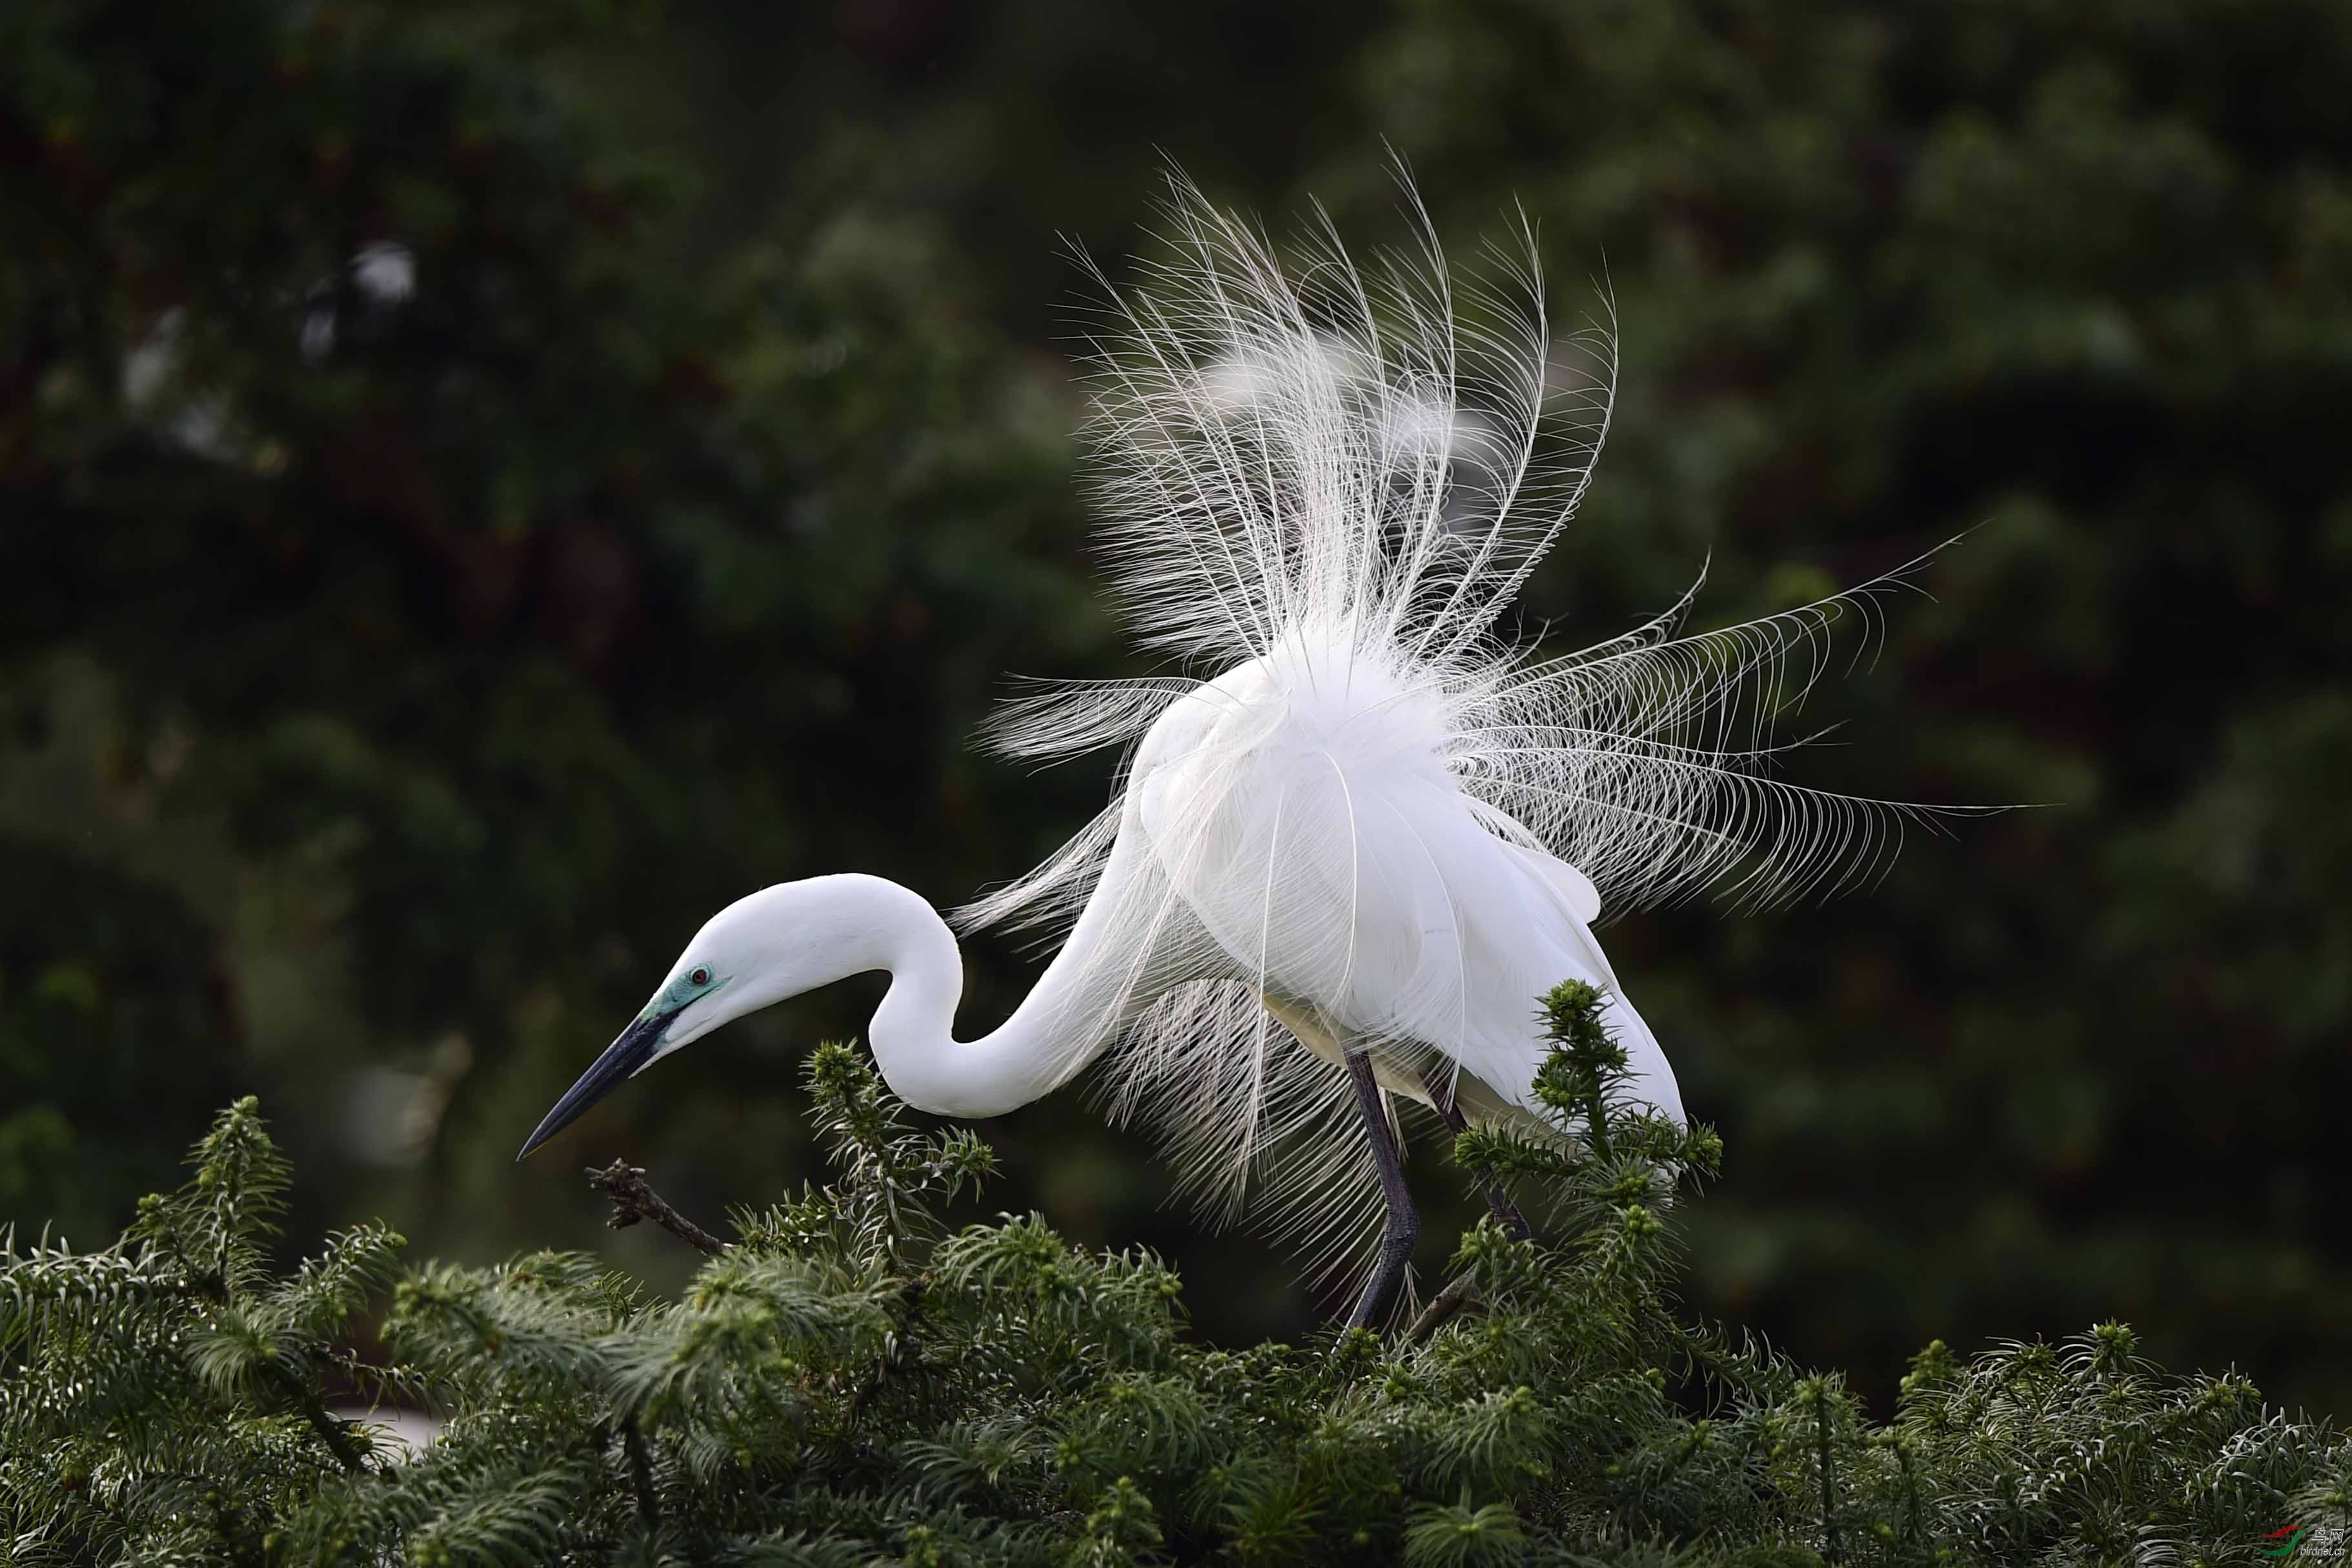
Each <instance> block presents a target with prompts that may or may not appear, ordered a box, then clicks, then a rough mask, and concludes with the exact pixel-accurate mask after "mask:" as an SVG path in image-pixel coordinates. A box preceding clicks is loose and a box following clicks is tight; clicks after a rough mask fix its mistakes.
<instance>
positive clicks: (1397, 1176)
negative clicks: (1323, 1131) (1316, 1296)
mask: <svg viewBox="0 0 2352 1568" xmlns="http://www.w3.org/2000/svg"><path fill="white" fill-rule="evenodd" d="M1346 1060H1347V1063H1348V1081H1349V1082H1350V1083H1351V1084H1353V1085H1354V1086H1355V1091H1356V1111H1357V1113H1358V1114H1359V1115H1360V1116H1362V1117H1363V1119H1364V1135H1365V1136H1366V1137H1368V1138H1370V1139H1371V1141H1372V1164H1373V1166H1374V1167H1375V1168H1377V1169H1378V1170H1379V1172H1380V1174H1381V1197H1382V1198H1383V1199H1384V1200H1386V1202H1387V1204H1388V1209H1389V1220H1388V1228H1387V1229H1386V1230H1384V1231H1383V1232H1382V1233H1381V1255H1380V1259H1379V1260H1378V1261H1377V1262H1375V1263H1374V1264H1373V1265H1372V1277H1371V1278H1370V1280H1368V1281H1365V1282H1364V1293H1363V1294H1362V1295H1361V1296H1360V1297H1358V1298H1357V1300H1356V1310H1355V1311H1354V1312H1349V1314H1348V1326H1349V1328H1355V1329H1368V1328H1371V1327H1372V1326H1373V1325H1375V1324H1376V1323H1378V1322H1380V1321H1381V1319H1383V1318H1385V1317H1387V1316H1388V1311H1389V1303H1390V1302H1391V1301H1395V1300H1396V1292H1397V1287H1398V1286H1399V1285H1401V1284H1402V1283H1403V1282H1404V1275H1405V1270H1407V1269H1408V1268H1410V1267H1411V1266H1412V1244H1413V1243H1414V1242H1415V1241H1417V1240H1419V1239H1421V1216H1420V1215H1419V1214H1417V1213H1415V1212H1414V1211H1413V1207H1412V1190H1411V1189H1410V1188H1408V1187H1407V1186H1405V1185H1404V1162H1403V1161H1402V1159H1400V1158H1399V1157H1398V1155H1397V1145H1396V1140H1395V1139H1394V1138H1393V1137H1391V1136H1390V1135H1389V1118H1388V1113H1387V1112H1386V1111H1385V1110H1383V1109H1382V1108H1381V1086H1380V1082H1379V1080H1377V1079H1375V1078H1374V1077H1373V1076H1372V1059H1371V1056H1370V1053H1369V1052H1366V1051H1349V1052H1348V1053H1347V1059H1346Z"/></svg>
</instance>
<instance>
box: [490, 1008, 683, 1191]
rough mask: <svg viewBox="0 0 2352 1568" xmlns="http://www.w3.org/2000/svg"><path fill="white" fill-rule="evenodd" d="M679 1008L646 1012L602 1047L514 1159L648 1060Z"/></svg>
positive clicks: (526, 1153)
mask: <svg viewBox="0 0 2352 1568" xmlns="http://www.w3.org/2000/svg"><path fill="white" fill-rule="evenodd" d="M681 1010H683V1009H677V1008H672V1009H669V1010H668V1011H667V1012H658V1013H648V1014H646V1016H644V1017H643V1018H640V1019H637V1020H636V1021H635V1023H633V1024H631V1025H630V1026H629V1027H628V1028H626V1029H625V1030H622V1031H621V1038H620V1039H618V1040H614V1042H613V1043H612V1044H610V1045H608V1046H606V1047H605V1048H604V1055H602V1056H600V1057H598V1058H597V1059H596V1061H595V1065H594V1066H593V1067H591V1068H589V1069H588V1071H585V1072H583V1073H582V1074H581V1075H580V1082H577V1083H574V1084H573V1085H572V1087H571V1088H569V1089H567V1090H565V1091H564V1092H563V1098H562V1099H561V1100H558V1101H557V1102H556V1103H555V1109H554V1110H552V1111H550V1112H549V1113H547V1115H546V1117H545V1118H544V1119H543V1120H541V1123H540V1124H539V1130H538V1131H537V1132H535V1133H533V1134H531V1135H530V1137H529V1138H528V1139H526V1140H525V1141H524V1143H523V1145H522V1153H521V1154H519V1155H515V1159H516V1160H517V1161H518V1162H520V1161H521V1160H523V1159H524V1158H526V1157H528V1156H529V1155H530V1152H531V1151H532V1150H533V1149H535V1148H537V1147H539V1145H541V1144H543V1143H545V1142H547V1140H548V1139H550V1138H551V1137H553V1136H555V1134H558V1133H560V1132H562V1131H563V1129H564V1128H566V1127H568V1126H570V1125H572V1123H574V1122H576V1121H578V1120H579V1119H580V1118H581V1117H582V1116H583V1115H584V1114H585V1113H587V1110H588V1107H590V1106H591V1105H593V1104H594V1103H596V1102H597V1101H599V1100H602V1099H603V1098H604V1096H605V1095H607V1094H609V1093H611V1092H613V1090H614V1086H615V1085H617V1084H618V1083H619V1082H621V1081H622V1080H623V1079H625V1078H626V1077H628V1076H629V1074H631V1073H632V1072H635V1071H636V1070H637V1069H638V1068H640V1067H643V1066H644V1065H645V1064H646V1062H648V1061H652V1060H653V1057H654V1052H655V1051H657V1050H659V1049H660V1047H661V1037H662V1033H663V1031H664V1030H667V1029H668V1028H669V1023H670V1020H671V1019H674V1018H676V1017H677V1015H678V1013H679V1012H680V1011H681Z"/></svg>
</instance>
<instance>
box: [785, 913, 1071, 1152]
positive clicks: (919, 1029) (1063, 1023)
mask: <svg viewBox="0 0 2352 1568" xmlns="http://www.w3.org/2000/svg"><path fill="white" fill-rule="evenodd" d="M816 881H817V882H819V883H826V884H829V885H828V887H827V889H826V892H827V894H828V896H827V898H826V900H825V902H826V904H828V905H830V906H831V907H829V908H828V909H827V911H826V914H827V915H828V916H830V918H829V919H828V921H827V924H828V925H831V926H832V928H833V934H834V935H835V936H837V937H838V938H839V940H838V942H837V943H828V944H824V946H828V947H832V948H833V949H834V952H835V964H837V965H838V966H841V967H836V968H835V973H833V974H832V975H829V976H826V977H824V979H814V977H812V978H813V979H814V983H815V984H823V983H824V981H825V980H829V979H840V978H845V977H848V976H849V975H853V974H859V973H863V972H866V971H867V970H872V969H884V970H887V971H888V973H889V976H890V989H889V990H888V992H887V994H885V995H884V997H883V998H882V1004H881V1006H879V1007H877V1009H875V1010H874V1019H873V1022H872V1023H871V1024H870V1025H869V1026H868V1027H867V1030H866V1040H867V1042H868V1043H869V1044H870V1045H872V1047H873V1048H874V1061H875V1064H876V1065H877V1066H878V1067H879V1068H880V1069H881V1070H882V1077H883V1080H884V1082H887V1083H888V1084H889V1085H890V1091H891V1092H892V1093H894V1094H896V1095H898V1098H899V1099H901V1100H904V1101H905V1102H906V1103H908V1104H909V1105H912V1106H913V1107H915V1108H916V1109H917V1110H919V1111H929V1112H931V1113H935V1114H938V1115H942V1116H963V1117H973V1116H997V1115H1002V1114H1003V1113H1005V1112H1007V1111H1011V1110H1013V1109H1015V1108H1017V1107H1019V1106H1022V1105H1026V1104H1027V1103H1029V1102H1031V1101H1032V1100H1035V1099H1038V1098H1039V1097H1041V1096H1043V1095H1045V1094H1047V1093H1049V1092H1052V1091H1053V1090H1055V1089H1057V1088H1059V1087H1060V1086H1061V1085H1062V1084H1063V1083H1064V1082H1066V1081H1067V1080H1068V1079H1069V1077H1070V1076H1071V1074H1073V1073H1075V1072H1076V1071H1077V1070H1078V1069H1079V1068H1081V1067H1083V1066H1085V1065H1086V1064H1087V1061H1091V1060H1092V1059H1093V1058H1094V1057H1095V1056H1096V1055H1097V1053H1098V1052H1099V1051H1100V1050H1101V1048H1102V1046H1103V1045H1104V1044H1105V1043H1107V1040H1105V1039H1097V1038H1090V1037H1091V1036H1093V1035H1095V1034H1097V1032H1100V1031H1097V1030H1089V1029H1087V1028H1086V1027H1085V1024H1086V1021H1087V1020H1085V1019H1082V1018H1081V1017H1079V1016H1077V1009H1072V1008H1071V1007H1069V1006H1066V1003H1067V1002H1068V1001H1069V1000H1070V998H1071V996H1072V993H1073V991H1074V990H1075V988H1076V984H1077V974H1076V971H1077V969H1078V967H1079V966H1080V963H1081V960H1080V959H1079V958H1078V957H1075V956H1073V954H1074V953H1075V952H1076V950H1077V948H1078V947H1079V944H1076V943H1069V944H1066V945H1065V946H1064V947H1063V949H1062V951H1061V952H1060V953H1058V954H1056V955H1055V958H1054V962H1053V963H1052V964H1051V965H1049V966H1048V967H1046V970H1045V974H1044V975H1042V976H1040V977H1039V978H1038V980H1037V983H1036V985H1034V987H1032V988H1030V991H1029V994H1028V996H1027V997H1025V998H1023V1000H1022V1003H1021V1005H1020V1007H1019V1008H1017V1009H1014V1011H1013V1016H1012V1017H1011V1018H1009V1019H1005V1020H1004V1022H1003V1024H1002V1025H1001V1026H1000V1027H998V1028H997V1029H995V1030H992V1031H991V1032H990V1033H988V1034H985V1035H982V1036H981V1037H980V1038H979V1039H977V1040H957V1039H956V1038H955V1034H954V1029H955V1014H956V1004H957V1003H958V1002H959V1001H960V1000H961V998H962V996H963V957H962V955H961V952H960V951H959V950H958V948H957V946H956V939H955V935H954V933H952V932H950V930H949V929H948V926H947V923H946V922H945V921H943V920H941V919H940V916H939V912H938V911H936V910H935V909H933V908H932V907H931V906H930V904H929V903H927V902H926V901H925V900H924V899H923V898H922V897H921V896H920V895H919V894H915V893H913V892H910V891H909V890H908V889H906V888H903V887H900V886H899V885H898V883H893V882H887V881H885V880H883V879H882V878H880V877H873V876H862V875H852V876H841V877H820V878H817V879H816ZM803 940H805V933H804V934H803ZM820 961H821V962H822V960H820ZM827 967H833V966H832V965H828V966H827ZM805 988H807V987H803V989H805Z"/></svg>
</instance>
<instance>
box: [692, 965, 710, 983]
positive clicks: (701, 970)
mask: <svg viewBox="0 0 2352 1568" xmlns="http://www.w3.org/2000/svg"><path fill="white" fill-rule="evenodd" d="M687 979H688V981H690V982H691V983H693V984H695V985H698V986H707V985H709V984H710V970H709V968H708V967H706V966H704V965H701V964H697V965H696V966H695V967H694V968H693V970H692V972H691V973H689V974H688V976H687Z"/></svg>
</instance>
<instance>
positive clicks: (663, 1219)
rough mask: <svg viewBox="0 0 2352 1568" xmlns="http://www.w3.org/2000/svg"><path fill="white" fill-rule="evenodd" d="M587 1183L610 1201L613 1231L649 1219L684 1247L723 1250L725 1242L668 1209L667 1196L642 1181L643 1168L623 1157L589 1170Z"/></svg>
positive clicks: (714, 1253)
mask: <svg viewBox="0 0 2352 1568" xmlns="http://www.w3.org/2000/svg"><path fill="white" fill-rule="evenodd" d="M588 1185H589V1186H593V1187H594V1188H595V1189H596V1190H597V1191H598V1192H601V1193H603V1194H604V1196H605V1197H609V1198H611V1199H612V1200H613V1218H611V1219H610V1220H608V1221H606V1223H607V1224H609V1225H611V1226H612V1228H614V1229H615V1230H626V1229H627V1228H629V1227H630V1226H632V1225H635V1223H636V1222H637V1221H638V1220H640V1219H650V1220H652V1221H653V1222H654V1223H655V1224H656V1225H658V1226H660V1227H661V1228H663V1229H664V1230H667V1231H668V1232H669V1233H670V1234H671V1235H672V1236H675V1237H677V1239H679V1240H681V1241H683V1242H685V1243H686V1244H687V1245H688V1246H689V1247H698V1248H700V1249H702V1250H703V1251H705V1252H708V1253H709V1254H710V1255H711V1256H712V1257H714V1258H715V1257H717V1256H718V1255H719V1253H721V1252H724V1251H726V1250H727V1243H726V1242H724V1241H721V1240H719V1238H717V1237H716V1236H713V1235H711V1234H710V1232H709V1231H708V1230H705V1229H704V1228H702V1227H700V1226H699V1225H697V1224H696V1223H695V1222H694V1221H692V1220H691V1219H688V1218H687V1217H686V1216H684V1215H683V1214H680V1213H679V1212H678V1211H677V1209H675V1208H672V1207H670V1206H669V1201H668V1199H667V1198H665V1197H662V1195H661V1194H659V1193H657V1192H656V1191H655V1190H654V1189H653V1187H652V1186H651V1185H650V1184H649V1183H647V1182H646V1173H645V1171H644V1170H643V1169H642V1168H640V1167H639V1166H633V1165H631V1164H629V1163H628V1162H627V1161H626V1160H614V1162H613V1163H612V1164H611V1165H609V1166H605V1167H604V1169H603V1170H601V1171H600V1170H591V1171H589V1173H588Z"/></svg>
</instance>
